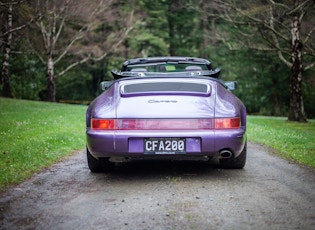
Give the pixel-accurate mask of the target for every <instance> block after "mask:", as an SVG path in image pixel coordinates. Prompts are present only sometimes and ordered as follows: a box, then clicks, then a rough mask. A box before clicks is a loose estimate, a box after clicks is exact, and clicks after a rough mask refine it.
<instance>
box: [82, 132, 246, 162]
mask: <svg viewBox="0 0 315 230" xmlns="http://www.w3.org/2000/svg"><path fill="white" fill-rule="evenodd" d="M86 137H87V148H88V150H89V151H90V153H91V154H92V155H93V156H94V157H96V158H101V157H127V158H139V157H150V158H154V157H157V158H158V157H159V156H160V157H162V155H163V154H145V153H144V138H160V137H164V138H167V137H172V138H174V137H179V138H186V152H185V153H184V154H175V155H176V156H175V155H173V156H174V158H176V157H180V158H185V157H202V156H208V157H216V156H219V153H220V152H221V151H222V150H229V151H231V152H232V154H233V155H234V157H237V156H238V155H239V154H240V153H241V151H242V150H243V148H244V145H245V142H246V131H245V129H243V128H240V129H233V130H232V129H231V130H198V131H182V130H181V131H168V132H167V133H165V131H148V130H145V131H143V130H141V131H138V130H136V131H134V130H133V131H130V130H119V131H94V130H87V132H86ZM167 155H169V154H167ZM169 157H172V155H171V156H169Z"/></svg>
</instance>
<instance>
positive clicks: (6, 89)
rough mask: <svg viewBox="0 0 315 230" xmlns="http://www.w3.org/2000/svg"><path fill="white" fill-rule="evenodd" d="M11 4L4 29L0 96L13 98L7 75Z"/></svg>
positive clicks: (10, 38)
mask: <svg viewBox="0 0 315 230" xmlns="http://www.w3.org/2000/svg"><path fill="white" fill-rule="evenodd" d="M11 29H12V4H9V9H8V24H7V28H6V32H7V35H6V43H5V45H4V52H3V60H2V71H1V76H2V79H1V80H2V96H3V97H9V98H13V93H12V89H11V84H10V75H9V59H10V53H11V43H12V32H11Z"/></svg>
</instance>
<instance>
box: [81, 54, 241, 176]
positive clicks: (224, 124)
mask: <svg viewBox="0 0 315 230" xmlns="http://www.w3.org/2000/svg"><path fill="white" fill-rule="evenodd" d="M112 74H113V76H114V80H112V81H107V82H102V83H101V88H102V89H103V90H104V92H103V93H102V94H101V95H100V96H98V97H97V98H96V99H95V100H94V101H93V102H92V103H91V104H90V106H89V107H88V109H87V113H86V136H87V160H88V166H89V168H90V170H91V171H92V172H99V171H104V170H107V171H108V170H110V169H112V168H113V167H114V165H115V163H116V162H124V161H128V160H132V159H172V160H192V159H197V160H208V159H210V158H213V157H216V158H218V159H219V162H220V167H222V168H231V169H241V168H243V167H244V165H245V162H246V141H247V140H246V108H245V106H244V104H243V103H242V102H241V101H240V99H238V98H237V97H236V96H235V95H234V94H232V93H231V90H233V89H235V88H236V82H223V81H222V80H220V79H219V78H218V77H219V74H220V69H215V70H213V69H212V66H211V63H210V62H209V61H208V60H205V59H201V58H191V57H152V58H139V59H132V60H129V61H126V62H125V63H124V64H123V66H122V68H121V70H120V71H116V72H112Z"/></svg>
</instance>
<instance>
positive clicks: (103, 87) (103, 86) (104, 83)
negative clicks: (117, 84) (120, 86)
mask: <svg viewBox="0 0 315 230" xmlns="http://www.w3.org/2000/svg"><path fill="white" fill-rule="evenodd" d="M112 84H113V81H102V82H101V83H100V88H101V91H105V90H107V89H108V88H109V87H110V86H111V85H112Z"/></svg>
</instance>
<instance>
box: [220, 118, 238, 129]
mask: <svg viewBox="0 0 315 230" xmlns="http://www.w3.org/2000/svg"><path fill="white" fill-rule="evenodd" d="M240 126H241V119H240V118H239V117H233V118H216V119H215V129H238V128H239V127H240Z"/></svg>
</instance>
